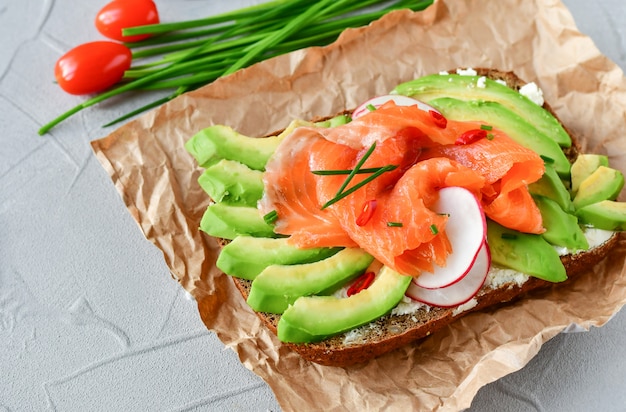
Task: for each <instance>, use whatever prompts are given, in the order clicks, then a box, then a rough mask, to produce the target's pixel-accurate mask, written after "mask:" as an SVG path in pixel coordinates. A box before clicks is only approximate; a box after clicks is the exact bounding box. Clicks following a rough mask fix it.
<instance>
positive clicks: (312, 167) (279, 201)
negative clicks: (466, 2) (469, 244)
mask: <svg viewBox="0 0 626 412" xmlns="http://www.w3.org/2000/svg"><path fill="white" fill-rule="evenodd" d="M479 127H480V124H478V123H475V122H453V121H448V122H447V125H446V126H445V127H441V124H440V123H438V122H437V121H436V119H434V117H433V116H432V115H430V114H429V113H428V112H424V111H422V110H420V109H418V108H417V107H416V106H396V105H395V104H394V103H393V102H390V103H387V104H385V105H383V106H382V107H380V108H378V109H377V110H375V111H373V112H371V113H368V114H366V115H364V116H362V117H359V118H358V119H355V120H353V121H352V122H350V123H348V124H346V125H342V126H338V127H334V128H329V129H325V128H315V127H300V128H297V129H296V130H294V132H293V133H291V134H290V135H288V136H286V137H285V138H284V140H283V141H282V142H281V144H280V145H279V147H278V148H277V150H276V153H275V154H274V155H273V156H272V158H270V160H269V162H268V164H267V165H266V172H265V174H264V186H265V193H264V196H263V198H262V199H261V200H260V201H259V209H260V211H261V213H263V214H266V213H269V212H272V211H276V213H277V216H278V219H277V220H276V222H275V232H276V233H280V234H284V235H288V236H289V241H290V242H291V243H293V244H295V245H297V246H299V247H303V248H309V247H320V246H323V247H331V246H332V247H336V246H345V247H355V246H358V247H361V248H362V249H364V250H365V251H367V252H368V253H370V254H371V255H372V256H374V257H375V258H376V259H377V260H379V261H380V262H382V263H383V264H385V265H387V266H389V267H391V268H393V269H395V270H396V271H398V272H400V273H403V274H407V275H412V276H417V275H419V273H421V271H424V270H432V268H433V264H437V265H439V266H444V265H445V261H446V258H447V256H448V254H449V253H451V246H450V242H449V241H448V239H447V237H446V234H445V226H446V221H447V216H445V215H440V214H437V213H435V212H433V211H432V210H431V207H432V205H433V204H434V203H435V202H436V201H437V199H438V191H439V189H441V188H443V187H447V186H461V187H464V188H466V189H468V190H470V191H471V192H472V193H473V194H474V195H475V196H476V198H477V199H479V200H480V201H481V204H482V205H483V207H484V211H485V213H486V214H487V216H489V217H491V218H493V219H494V220H496V221H498V222H499V223H501V224H504V225H505V226H507V227H511V228H516V229H517V228H520V229H524V231H529V232H532V233H540V232H541V231H542V230H543V228H542V226H541V215H540V214H539V211H538V209H537V207H536V205H535V204H534V202H533V200H532V198H531V197H530V194H529V193H528V188H527V185H528V184H529V183H532V182H533V181H536V180H537V179H539V178H540V177H541V175H542V174H543V160H542V159H541V158H540V157H539V156H538V155H537V154H536V153H534V152H532V151H530V150H528V149H524V148H522V147H521V146H519V145H518V144H517V143H515V142H514V141H513V140H511V139H509V138H508V137H507V136H506V135H504V134H503V133H501V132H499V131H493V132H492V133H493V134H490V138H489V139H486V138H485V139H480V140H477V141H475V142H472V143H469V144H464V145H456V144H455V141H456V140H457V138H458V137H459V136H460V135H461V134H463V133H465V132H467V131H468V130H475V129H478V128H479ZM366 153H367V156H368V157H367V158H366V160H365V161H364V162H363V161H362V160H363V159H364V156H366ZM360 162H362V165H361V168H362V169H369V170H377V169H380V168H383V167H385V166H389V165H392V166H394V168H393V169H392V170H386V171H385V172H384V173H382V174H381V175H380V176H379V177H377V178H376V179H374V180H371V181H369V182H368V183H367V184H365V185H363V186H362V187H360V188H359V189H358V190H356V191H354V193H351V194H350V195H349V196H346V197H345V198H342V199H341V200H339V201H337V202H335V203H332V204H330V205H327V202H328V201H329V200H331V199H334V198H335V197H336V196H337V194H338V193H339V192H340V191H341V190H342V187H343V190H346V188H347V187H353V186H354V185H359V184H360V183H361V182H363V181H364V180H365V179H367V178H368V176H369V175H371V172H370V173H369V174H368V173H362V174H355V175H354V176H352V177H351V180H350V182H349V184H347V185H346V184H345V183H346V179H347V175H346V174H334V175H333V174H331V175H318V174H316V173H314V172H317V171H341V170H343V171H345V172H344V173H347V171H351V170H353V169H355V167H356V166H357V164H359V163H360ZM344 186H345V187H344ZM522 209H523V212H524V213H521V212H522ZM366 211H367V215H364V213H366ZM364 216H365V218H364ZM503 222H505V223H506V224H505V223H503ZM512 226H514V227H512Z"/></svg>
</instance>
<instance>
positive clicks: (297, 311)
mask: <svg viewBox="0 0 626 412" xmlns="http://www.w3.org/2000/svg"><path fill="white" fill-rule="evenodd" d="M411 279H412V278H411V277H410V276H404V275H401V274H399V273H398V272H395V271H394V270H392V269H390V268H388V267H386V266H384V267H383V268H382V269H381V270H380V272H379V274H378V276H377V277H376V279H375V280H374V282H373V283H372V284H371V285H370V286H369V287H368V288H367V289H364V290H362V291H361V292H359V293H357V294H355V295H352V296H350V297H348V298H337V297H334V296H305V297H301V298H298V299H297V300H296V301H295V302H294V304H293V305H291V306H290V307H289V308H287V310H285V312H284V313H283V314H282V316H281V318H280V320H279V321H278V328H277V329H278V339H279V340H281V341H283V342H294V343H306V342H316V341H320V340H323V339H325V338H327V337H329V336H332V335H336V334H338V333H341V332H345V331H348V330H350V329H354V328H356V327H358V326H361V325H365V324H367V323H369V322H372V321H374V320H376V319H378V318H380V317H381V316H384V315H386V314H387V313H389V312H390V311H391V310H392V309H393V308H394V307H395V306H396V305H397V304H398V302H400V300H402V298H403V296H404V294H405V292H406V290H407V288H408V287H409V285H410V284H411Z"/></svg>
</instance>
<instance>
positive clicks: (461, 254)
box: [414, 186, 487, 289]
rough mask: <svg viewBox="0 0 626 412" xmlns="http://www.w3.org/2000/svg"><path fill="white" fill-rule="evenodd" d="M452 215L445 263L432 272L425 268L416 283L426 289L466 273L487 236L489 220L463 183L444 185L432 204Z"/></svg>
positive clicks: (440, 211) (447, 284) (452, 282)
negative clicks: (459, 185)
mask: <svg viewBox="0 0 626 412" xmlns="http://www.w3.org/2000/svg"><path fill="white" fill-rule="evenodd" d="M431 209H432V210H433V211H434V212H436V213H445V214H448V215H449V218H448V222H447V223H446V235H447V236H448V239H449V240H450V244H451V245H452V253H450V255H448V258H447V260H446V265H445V266H443V267H442V266H437V265H435V266H434V270H433V271H432V272H422V273H421V274H420V275H419V276H418V277H417V278H415V280H414V283H415V284H416V285H417V286H420V287H422V288H426V289H437V288H443V287H446V286H450V285H452V284H454V283H456V282H458V281H460V280H461V279H463V277H464V276H466V275H467V274H468V272H469V270H470V269H471V267H472V265H473V264H474V261H475V260H476V255H477V254H478V251H479V250H480V248H481V247H482V245H483V243H484V241H485V238H486V236H487V222H486V220H485V214H484V213H483V209H482V207H481V205H480V203H479V201H478V199H476V196H474V195H473V194H472V192H470V191H469V190H467V189H465V188H463V187H457V186H453V187H445V188H443V189H441V190H440V191H439V200H438V201H437V202H436V203H435V205H434V206H433V207H432V208H431Z"/></svg>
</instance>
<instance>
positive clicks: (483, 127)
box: [480, 124, 493, 131]
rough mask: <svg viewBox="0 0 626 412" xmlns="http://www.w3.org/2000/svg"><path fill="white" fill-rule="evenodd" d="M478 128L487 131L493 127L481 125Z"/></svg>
mask: <svg viewBox="0 0 626 412" xmlns="http://www.w3.org/2000/svg"><path fill="white" fill-rule="evenodd" d="M480 128H481V129H482V130H487V131H490V130H493V126H489V125H488V124H481V125H480Z"/></svg>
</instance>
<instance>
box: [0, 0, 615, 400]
mask: <svg viewBox="0 0 626 412" xmlns="http://www.w3.org/2000/svg"><path fill="white" fill-rule="evenodd" d="M104 3H105V1H103V0H98V1H96V0H81V1H80V2H77V1H74V0H0V38H1V39H2V41H0V411H3V410H8V411H40V410H57V411H87V410H89V411H98V410H102V411H122V410H125V411H127V410H159V411H209V410H210V411H213V410H216V411H217V410H246V411H248V410H249V411H266V410H272V411H278V410H279V407H278V405H277V403H276V401H275V399H274V396H273V394H272V392H271V391H270V389H269V388H268V386H267V385H266V384H265V383H264V382H263V381H262V380H261V379H260V378H258V377H257V376H256V375H254V374H253V373H251V372H250V371H248V370H247V369H246V368H244V367H243V366H242V365H241V364H240V362H239V361H238V359H237V357H236V356H235V354H234V353H233V352H232V351H230V350H225V349H224V346H223V345H222V344H221V342H219V340H218V339H217V338H216V337H215V336H214V335H213V334H212V333H210V332H207V331H206V329H205V327H204V326H203V324H202V323H201V321H200V319H199V317H198V312H197V309H196V307H195V304H194V302H193V301H191V300H189V299H188V298H187V297H186V295H185V292H184V291H183V290H182V288H180V287H178V285H177V284H176V282H175V281H174V280H172V279H171V277H170V275H169V272H168V270H167V267H166V266H165V263H164V262H163V259H162V257H161V255H160V253H159V252H158V251H157V249H156V248H154V247H153V246H152V245H151V244H149V242H147V241H145V238H144V237H143V236H142V235H141V233H140V231H139V230H138V229H137V227H136V224H135V222H134V221H133V220H132V218H131V217H130V215H129V214H128V213H127V211H126V209H125V207H124V205H123V203H122V201H121V199H120V198H119V195H118V194H117V192H116V191H115V189H114V187H113V185H112V184H111V182H110V179H109V177H108V176H107V175H106V173H105V172H104V170H103V169H102V168H101V166H100V165H99V163H98V162H97V161H96V159H95V157H94V156H93V154H92V152H91V149H90V146H89V142H90V141H91V140H94V139H97V138H100V137H103V136H104V135H106V134H107V131H106V130H103V129H102V128H101V126H100V125H102V124H103V123H106V122H107V121H108V120H111V119H113V118H115V117H116V116H117V115H120V114H123V113H125V112H127V111H129V110H130V109H132V108H134V107H137V106H138V104H139V103H140V102H141V101H144V102H148V101H151V100H152V99H153V98H154V97H155V96H154V95H152V96H148V95H144V96H142V97H140V98H139V100H134V101H133V102H132V103H128V102H125V101H120V100H115V102H114V103H115V104H103V105H100V106H99V107H98V108H97V109H95V110H87V111H84V112H83V113H81V114H79V115H77V116H75V117H74V118H72V119H71V120H70V121H68V122H66V123H64V124H62V125H61V126H59V127H58V128H56V129H54V130H53V132H52V133H51V134H50V135H49V136H46V137H39V136H38V135H37V134H36V131H37V129H38V128H39V127H40V126H41V125H42V124H43V123H45V122H46V121H48V120H50V119H52V118H53V117H55V116H56V115H58V114H59V113H60V112H61V111H63V110H65V109H67V108H69V107H71V106H73V105H75V104H77V103H79V102H81V101H82V98H80V97H73V96H69V95H66V94H63V93H61V92H59V90H58V89H57V87H56V86H55V85H54V84H52V82H51V78H52V68H53V65H54V62H55V60H56V59H57V58H58V57H59V56H60V55H61V54H62V53H64V52H65V51H66V50H68V49H69V48H71V47H73V46H75V45H77V44H79V43H82V42H85V41H89V40H95V39H98V38H101V37H100V36H99V34H98V33H97V32H96V30H95V28H94V26H93V24H92V21H93V18H94V16H95V13H96V12H97V11H98V10H99V8H100V7H102V6H103V5H104ZM251 3H255V2H253V1H244V0H237V1H236V0H230V1H229V2H224V1H217V0H214V1H192V0H161V1H159V0H157V4H158V6H159V9H160V11H161V14H162V16H167V19H169V20H183V19H189V18H197V17H198V16H206V15H210V14H213V13H217V12H220V11H225V10H227V9H232V8H239V7H242V6H244V5H247V4H251ZM257 3H258V2H257ZM565 4H566V5H567V6H568V7H569V9H570V10H571V12H572V14H573V15H574V18H575V20H576V22H577V24H578V26H579V29H580V30H581V31H582V32H583V33H585V34H587V35H589V36H591V37H592V38H593V40H594V41H595V42H596V44H597V46H598V48H599V49H600V50H601V51H602V52H603V53H605V54H606V55H607V56H608V57H609V58H611V59H612V60H613V61H615V62H616V63H617V64H618V65H619V66H620V67H622V68H625V67H626V45H625V44H624V43H625V41H626V33H625V31H624V30H625V27H624V21H626V6H625V4H626V3H624V2H623V1H622V0H600V1H585V0H565ZM624 331H626V314H625V313H623V311H622V312H620V313H619V314H618V315H617V316H616V317H615V318H614V319H613V320H611V322H609V323H608V324H607V325H606V326H604V327H602V328H600V329H593V330H591V331H590V332H585V333H568V334H561V335H559V336H557V337H556V338H554V339H552V340H551V341H549V342H548V343H547V344H546V345H544V347H543V348H542V349H541V351H540V352H539V355H538V356H537V357H536V358H535V359H533V360H532V361H531V362H530V364H528V365H527V366H526V367H524V368H523V369H522V370H521V371H519V372H517V373H514V374H511V375H509V376H507V377H505V378H503V379H501V380H499V381H497V382H495V383H493V384H491V385H488V386H486V387H485V388H483V389H481V390H480V392H479V393H478V395H477V397H476V399H475V401H474V404H473V406H472V410H473V411H474V410H475V411H529V410H539V411H589V410H594V409H597V410H602V411H622V410H626V372H625V371H624V366H625V365H626V363H625V362H624V359H625V358H626V344H625V343H626V332H624Z"/></svg>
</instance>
